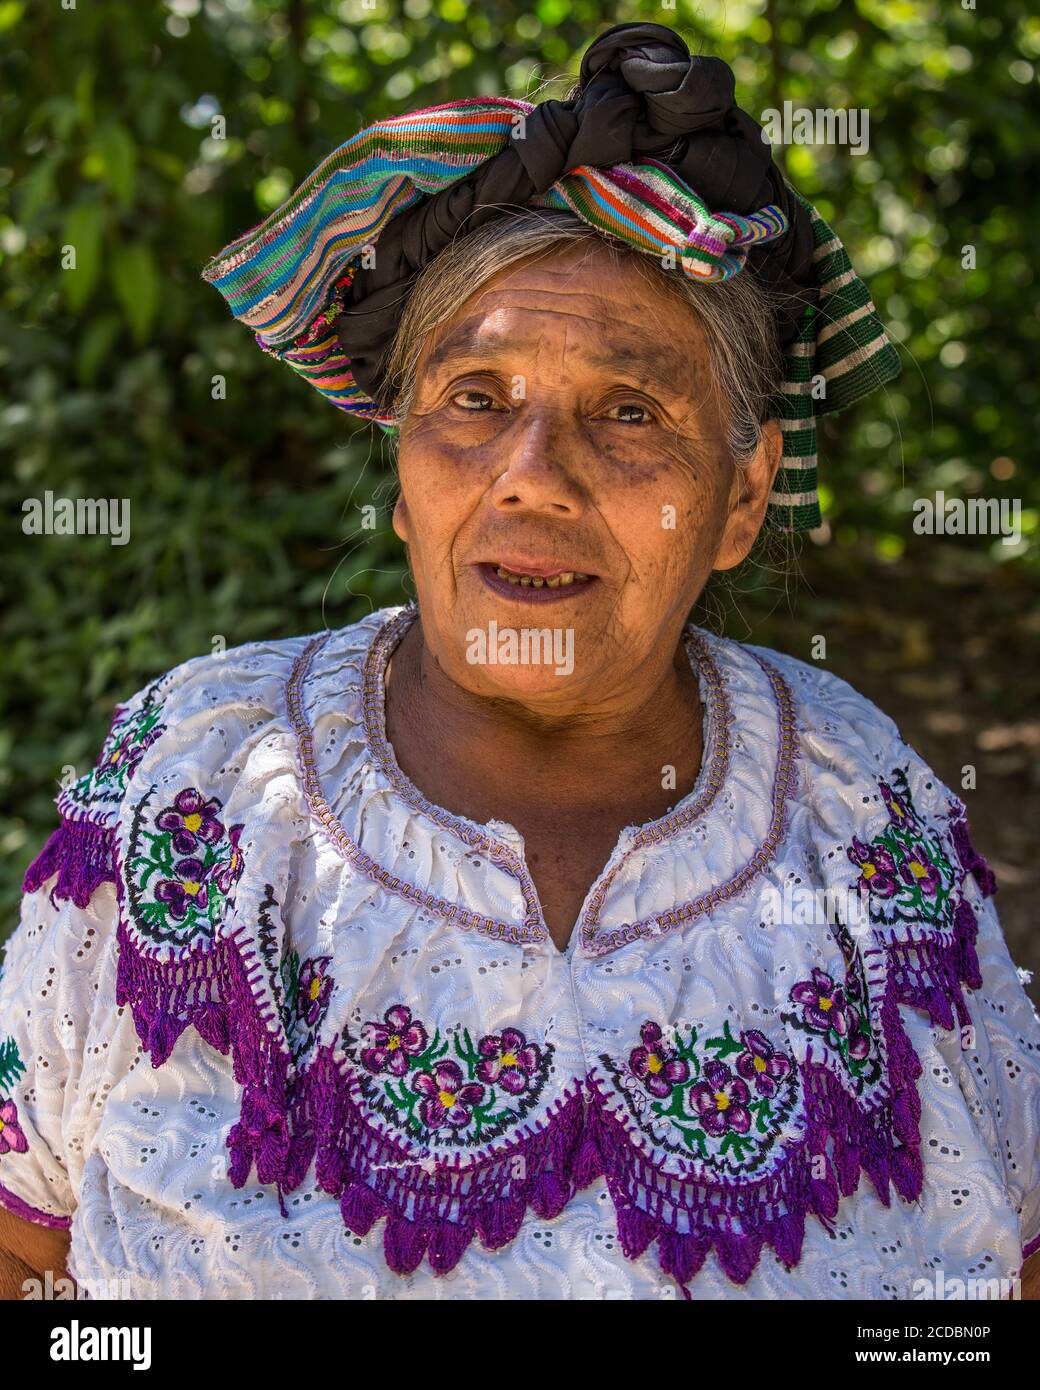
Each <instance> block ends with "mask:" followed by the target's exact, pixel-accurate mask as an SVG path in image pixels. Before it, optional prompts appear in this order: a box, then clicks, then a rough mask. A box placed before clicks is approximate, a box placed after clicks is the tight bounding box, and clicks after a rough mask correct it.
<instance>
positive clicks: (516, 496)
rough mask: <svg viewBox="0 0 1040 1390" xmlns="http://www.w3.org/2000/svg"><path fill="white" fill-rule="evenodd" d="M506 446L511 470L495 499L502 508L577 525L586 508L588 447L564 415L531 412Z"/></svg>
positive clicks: (506, 470) (517, 425)
mask: <svg viewBox="0 0 1040 1390" xmlns="http://www.w3.org/2000/svg"><path fill="white" fill-rule="evenodd" d="M502 442H503V444H504V446H505V467H504V469H503V471H502V472H501V473H499V475H498V476H497V477H496V479H495V482H494V485H493V487H492V493H491V496H492V501H493V503H494V505H495V506H496V507H499V508H500V509H501V510H503V511H532V512H546V513H549V514H551V515H553V516H557V517H561V518H564V517H566V518H570V519H572V520H577V518H578V517H580V516H581V514H582V513H583V511H584V510H585V506H586V492H585V487H584V483H583V480H582V457H583V451H584V448H585V445H584V443H583V442H582V441H581V440H580V439H579V438H578V437H577V433H576V432H575V430H574V429H573V428H570V427H569V426H568V424H567V422H566V421H565V420H564V419H563V418H562V417H561V414H560V412H559V411H557V410H538V409H535V408H532V407H531V406H530V405H528V406H526V407H525V408H524V409H523V410H522V411H521V412H520V414H519V416H518V418H517V419H516V420H515V422H514V427H513V429H511V430H509V431H508V436H507V437H506V438H505V439H503V441H502Z"/></svg>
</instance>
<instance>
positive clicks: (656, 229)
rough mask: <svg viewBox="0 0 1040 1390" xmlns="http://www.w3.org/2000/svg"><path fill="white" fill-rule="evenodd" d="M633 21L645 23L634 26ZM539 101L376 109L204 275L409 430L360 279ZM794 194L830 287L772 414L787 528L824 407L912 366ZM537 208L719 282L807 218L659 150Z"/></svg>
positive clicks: (797, 347)
mask: <svg viewBox="0 0 1040 1390" xmlns="http://www.w3.org/2000/svg"><path fill="white" fill-rule="evenodd" d="M627 27H632V28H634V27H637V26H619V28H627ZM638 28H639V29H640V30H642V31H645V30H659V29H663V26H659V25H644V26H638ZM608 32H609V33H610V34H611V35H612V34H614V32H615V31H613V30H612V31H608ZM663 32H665V33H670V31H667V30H664V31H663ZM604 37H606V36H601V39H602V38H604ZM673 37H674V36H673ZM599 42H600V40H597V43H599ZM683 47H685V46H683ZM592 51H593V50H592V49H590V50H589V54H591V53H592ZM589 54H586V58H588V56H589ZM699 61H701V62H712V63H718V60H717V59H711V60H699ZM719 67H721V68H725V64H719ZM726 71H727V72H728V69H726ZM583 72H584V65H583ZM534 112H536V108H535V107H534V106H533V105H532V104H531V103H529V102H525V101H520V100H517V99H514V98H508V97H477V98H468V99H464V100H460V101H455V102H450V103H447V104H445V105H443V106H434V107H429V108H426V109H423V110H420V111H414V112H411V113H409V114H407V115H404V116H398V117H393V118H390V119H387V120H382V121H377V122H375V123H374V124H373V125H371V126H369V127H367V128H366V129H365V130H362V131H361V132H360V133H359V134H357V135H355V136H353V137H352V138H351V139H349V140H347V141H346V142H345V143H344V144H343V145H341V146H340V147H339V148H338V149H337V150H335V151H333V153H332V154H331V155H329V156H328V158H326V159H325V160H324V161H323V162H322V163H321V164H320V165H319V166H318V167H317V168H316V169H315V170H314V171H313V172H312V173H311V174H310V175H309V177H308V178H307V179H306V180H305V181H304V182H303V184H301V186H300V187H299V188H298V189H297V190H296V191H295V193H293V194H292V196H291V197H290V198H289V199H288V200H287V201H286V202H285V203H284V204H283V205H282V206H281V207H280V208H278V209H277V210H276V211H275V212H273V213H272V214H271V215H270V216H269V217H268V218H267V219H266V220H265V221H264V222H262V223H261V224H260V225H259V226H257V227H255V228H253V229H252V230H251V231H249V232H247V233H246V234H245V235H244V236H242V237H239V238H238V239H237V240H236V241H233V242H232V243H231V244H230V245H229V246H227V247H226V248H225V249H224V250H223V251H222V252H221V253H220V254H219V255H218V256H217V257H216V258H215V259H214V260H213V261H212V262H211V263H210V264H209V265H208V266H207V267H206V269H205V271H204V272H203V274H204V278H205V279H206V280H207V281H208V282H209V283H210V284H212V285H214V286H215V287H216V288H217V289H218V290H219V291H220V293H221V294H222V295H223V296H224V298H225V299H226V301H227V303H228V305H229V307H230V309H231V312H232V314H233V315H234V317H235V318H237V319H238V320H239V321H240V322H241V323H244V324H245V325H246V326H247V327H248V328H250V329H251V330H252V331H253V333H254V334H255V336H256V341H257V343H258V345H259V346H260V347H261V348H262V349H263V350H264V351H265V352H267V353H269V354H271V355H272V356H274V357H276V358H278V359H279V360H280V361H283V362H285V363H287V364H288V365H289V366H290V367H292V368H293V370H294V371H296V372H298V373H299V374H300V375H301V376H302V377H304V378H305V379H306V380H307V381H308V382H309V383H310V384H311V385H312V386H314V387H315V388H316V389H317V390H318V391H320V392H321V394H322V395H323V396H325V397H326V398H327V399H328V400H329V401H331V402H332V404H333V405H334V406H336V407H337V408H338V409H340V410H344V411H346V412H347V413H349V414H352V415H357V416H359V417H361V418H362V419H366V420H371V421H374V422H375V423H377V424H379V425H381V426H382V427H383V428H384V429H387V430H388V431H393V430H395V428H396V424H395V417H394V415H393V412H392V409H391V408H390V407H389V406H387V405H386V404H381V403H380V401H379V400H378V399H377V397H376V394H375V393H373V394H368V393H367V392H366V390H365V389H364V388H363V387H362V386H361V384H359V382H358V380H356V379H355V373H354V372H353V371H352V365H351V362H352V359H351V356H350V353H349V352H348V351H347V349H346V347H345V346H344V344H343V342H342V341H341V337H342V336H343V335H342V334H341V331H340V325H341V324H342V323H343V322H344V321H345V319H344V313H345V310H346V312H347V315H348V316H349V302H350V296H351V287H352V283H353V281H354V278H355V275H357V274H362V273H364V272H363V271H361V268H360V263H361V260H362V256H363V254H364V252H365V251H366V250H371V248H372V247H373V246H375V247H378V244H379V238H380V234H381V233H382V232H383V230H384V229H385V228H386V227H387V225H388V224H389V223H390V222H391V221H392V220H393V219H394V218H397V217H400V216H401V214H402V213H404V212H405V211H406V210H408V209H412V208H415V207H417V206H419V205H422V204H424V203H425V202H426V201H427V200H430V199H432V198H435V197H436V195H437V194H438V193H441V192H442V191H443V190H446V189H450V188H452V187H454V186H455V185H457V184H459V181H460V180H463V179H465V178H466V177H467V176H468V175H472V174H473V171H474V170H478V169H480V167H481V166H482V165H484V164H485V163H486V162H487V161H489V160H492V159H493V158H494V157H495V156H496V155H499V154H501V153H502V152H503V151H504V150H506V149H507V148H509V146H510V142H513V141H517V140H518V138H519V139H522V138H523V130H524V126H525V123H526V122H527V121H528V120H529V119H530V118H532V113H534ZM740 115H741V116H742V117H743V119H744V120H745V121H750V117H747V116H745V115H744V113H740ZM756 129H757V127H756ZM784 192H785V194H786V195H787V197H788V208H789V211H790V208H791V207H792V206H793V204H792V203H791V202H790V200H791V199H796V200H797V203H798V204H799V205H800V206H801V208H802V209H804V210H805V213H807V214H808V225H809V226H810V227H811V235H812V253H811V256H812V264H813V268H814V271H815V280H816V285H817V291H816V292H815V293H814V294H813V295H812V298H813V299H814V300H815V302H814V303H809V304H807V305H806V306H805V308H804V310H803V311H802V312H801V315H800V317H799V318H798V319H797V321H796V322H795V323H793V325H792V328H793V332H792V333H791V334H789V335H788V340H787V341H786V342H785V343H783V344H782V351H783V359H784V376H783V381H782V385H781V388H780V391H779V393H778V394H777V396H776V397H775V398H774V400H773V401H772V402H771V404H770V414H771V415H772V416H773V417H775V418H777V419H778V420H779V421H780V423H781V426H782V429H783V457H782V462H781V468H780V471H779V472H778V474H777V478H776V482H775V485H774V490H773V492H772V494H771V496H770V505H769V521H770V524H772V525H774V526H776V527H779V528H780V529H781V530H784V531H803V530H809V529H812V528H814V527H817V526H819V525H820V519H821V518H820V509H819V499H818V495H817V467H816V449H817V437H816V416H817V415H820V414H824V413H827V412H835V411H839V410H844V409H845V408H847V407H848V406H850V405H852V404H853V402H855V401H857V400H859V399H860V398H861V397H862V396H864V395H866V394H868V393H869V392H870V391H873V390H875V389H876V388H877V387H879V386H881V385H883V384H884V383H885V382H887V381H890V380H892V379H893V378H894V377H895V376H897V375H898V374H899V371H900V363H899V356H898V353H897V352H896V350H895V348H894V347H893V346H892V343H891V342H890V340H889V338H888V336H887V334H886V332H885V329H884V326H883V325H882V323H881V320H880V318H879V317H878V314H877V311H876V309H875V308H874V305H873V303H872V302H871V299H870V295H869V293H868V291H867V288H866V286H865V285H864V283H863V281H862V280H860V278H859V277H858V276H857V275H856V273H855V271H854V270H853V268H852V264H851V262H850V260H849V257H848V255H847V253H846V251H845V248H844V246H843V245H842V243H841V241H840V240H839V238H838V237H837V235H836V234H835V232H834V231H833V230H832V229H831V228H830V227H829V226H828V225H827V223H826V222H825V221H824V220H823V218H822V217H821V216H820V215H819V213H818V212H817V210H816V209H815V208H814V207H813V206H812V205H811V204H810V203H809V202H807V201H806V200H805V199H804V198H802V197H801V196H800V195H799V194H798V193H797V192H796V191H795V190H794V189H791V188H790V186H789V185H786V184H785V185H784ZM526 205H528V206H532V207H541V208H551V209H557V210H566V211H570V212H572V213H574V214H576V215H577V216H578V217H580V218H581V219H582V220H583V221H584V222H586V223H588V224H589V225H590V226H592V227H595V228H596V229H598V230H599V231H601V232H603V233H605V234H607V235H609V236H612V237H615V238H618V239H619V240H621V241H622V242H625V243H626V244H627V245H629V246H632V247H634V248H636V249H637V250H640V251H643V252H645V253H647V254H648V255H652V256H654V257H656V258H658V259H659V260H661V261H662V263H663V264H671V265H674V266H675V267H676V268H677V269H679V270H681V271H682V273H683V274H684V275H686V276H687V277H688V278H689V279H691V280H696V281H700V282H701V283H703V284H706V285H707V284H715V283H718V282H719V281H722V280H726V279H728V278H729V277H730V276H733V275H736V274H738V273H739V272H740V271H741V270H743V269H744V268H745V266H747V264H748V258H749V254H750V256H752V257H755V256H756V254H761V253H762V249H763V248H766V247H767V246H768V245H769V244H770V243H774V242H776V241H777V240H778V239H779V238H781V237H783V236H784V234H785V232H787V230H788V227H789V224H790V221H791V218H790V216H789V213H785V211H784V210H783V208H782V207H781V206H780V205H779V202H772V203H768V204H766V205H764V206H762V207H759V208H756V209H754V210H753V211H749V212H745V213H737V212H732V211H725V210H720V209H719V208H715V209H714V210H712V209H711V208H710V207H709V205H708V203H707V202H706V201H705V199H704V198H703V197H702V196H701V195H700V194H699V193H697V192H695V191H694V190H693V189H692V188H691V187H690V186H689V184H688V183H686V182H685V181H684V180H683V179H682V178H680V177H679V176H678V175H677V173H676V171H675V169H674V168H673V167H670V165H669V164H667V163H665V162H663V161H661V160H659V159H654V158H643V159H641V160H640V162H638V163H618V164H613V165H611V166H609V167H599V166H596V165H591V164H583V165H579V166H578V167H575V168H572V169H569V170H568V172H566V173H564V174H563V175H562V176H560V177H558V178H556V179H555V180H554V181H553V182H552V184H551V185H550V186H548V187H547V188H545V190H544V191H543V192H541V193H537V194H535V195H534V196H532V197H530V198H529V199H528V201H527V204H526ZM800 215H801V214H800ZM375 258H376V260H377V261H378V258H379V253H378V250H377V251H376V257H375ZM752 268H753V269H754V268H755V262H754V261H752ZM403 298H404V296H403V295H401V294H398V295H397V296H396V299H397V300H398V301H399V300H401V299H403ZM398 312H399V311H398ZM369 375H370V373H369Z"/></svg>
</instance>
